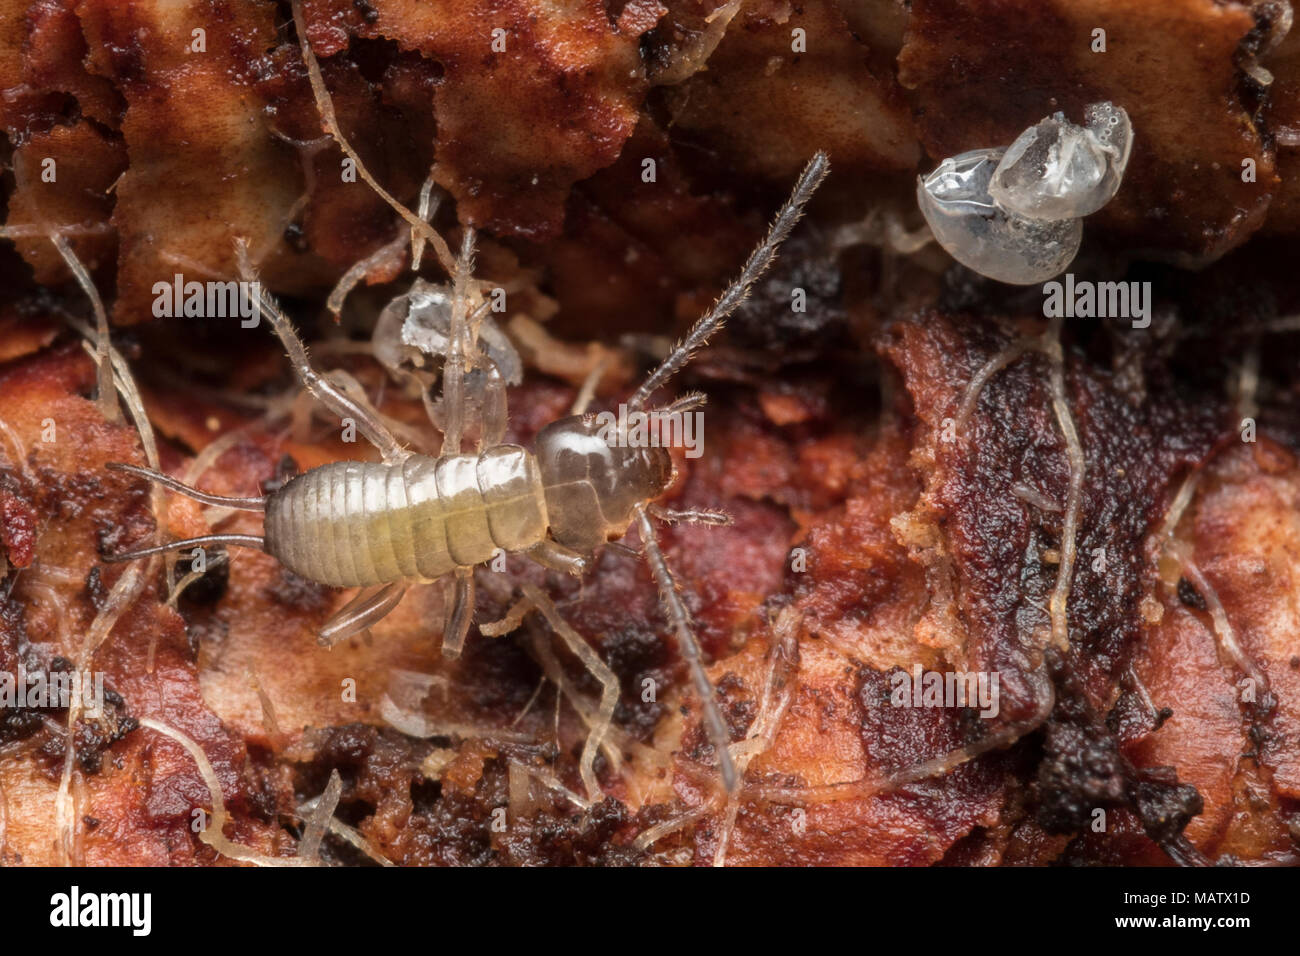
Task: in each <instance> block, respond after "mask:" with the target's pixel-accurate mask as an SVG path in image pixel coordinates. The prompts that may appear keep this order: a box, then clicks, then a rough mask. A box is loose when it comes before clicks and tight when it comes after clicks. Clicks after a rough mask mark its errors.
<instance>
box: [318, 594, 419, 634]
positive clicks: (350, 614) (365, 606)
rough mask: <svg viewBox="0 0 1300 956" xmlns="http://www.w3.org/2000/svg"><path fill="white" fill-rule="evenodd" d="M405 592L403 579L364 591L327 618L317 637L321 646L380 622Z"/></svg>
mask: <svg viewBox="0 0 1300 956" xmlns="http://www.w3.org/2000/svg"><path fill="white" fill-rule="evenodd" d="M405 593H406V583H405V582H404V581H394V582H392V583H391V584H385V585H384V586H383V587H381V588H378V589H376V590H373V591H362V592H361V593H360V594H358V595H357V596H356V597H354V598H353V599H352V600H351V601H349V602H348V603H347V604H345V605H344V606H343V607H342V609H340V610H339V612H338V613H337V614H335V615H334V616H333V617H331V618H330V619H329V620H328V621H326V622H325V626H324V627H322V628H321V629H320V634H319V635H318V636H317V638H316V640H317V642H318V643H319V644H320V645H321V646H322V647H333V646H334V645H335V644H337V643H338V642H339V641H341V640H343V639H344V638H348V637H351V636H352V635H353V634H359V633H360V632H361V631H364V630H365V629H366V628H368V627H371V626H372V625H375V624H378V623H379V621H380V620H381V619H382V618H383V617H385V616H386V615H387V614H388V612H389V611H391V610H392V609H393V608H395V607H397V605H398V602H400V601H401V600H402V595H403V594H405Z"/></svg>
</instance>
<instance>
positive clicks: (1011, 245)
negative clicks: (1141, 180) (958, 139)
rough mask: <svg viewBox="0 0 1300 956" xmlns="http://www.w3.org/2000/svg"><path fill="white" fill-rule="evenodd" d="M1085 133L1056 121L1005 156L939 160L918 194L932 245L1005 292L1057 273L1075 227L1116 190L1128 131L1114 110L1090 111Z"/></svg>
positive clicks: (1001, 151) (1074, 244) (1071, 250)
mask: <svg viewBox="0 0 1300 956" xmlns="http://www.w3.org/2000/svg"><path fill="white" fill-rule="evenodd" d="M1084 122H1085V124H1086V125H1085V126H1076V125H1074V124H1073V123H1071V122H1069V121H1068V120H1067V119H1066V118H1065V114H1063V113H1057V114H1055V115H1054V116H1049V117H1047V118H1046V119H1044V120H1042V121H1041V122H1039V123H1036V124H1035V125H1034V126H1031V127H1030V128H1029V129H1027V130H1025V132H1023V133H1022V134H1020V136H1018V137H1017V138H1016V140H1015V142H1013V143H1012V144H1011V145H1010V146H1009V147H1006V148H992V149H978V150H972V151H971V152H968V153H962V154H961V155H959V156H953V157H950V158H948V159H945V160H944V161H943V162H942V163H940V164H939V166H938V168H937V169H935V170H934V172H932V173H930V175H928V176H924V177H921V179H920V180H919V182H918V185H917V201H918V202H919V203H920V206H921V211H922V212H923V213H924V214H925V219H926V222H928V223H929V224H930V229H931V230H932V231H933V232H934V236H935V239H937V240H938V242H939V245H941V246H943V248H944V249H945V250H947V252H948V254H949V255H951V256H952V257H953V258H954V259H956V260H957V261H958V262H960V263H962V264H963V265H965V266H967V267H968V268H971V269H974V270H975V271H976V272H978V273H980V274H981V275H986V276H988V277H989V278H991V279H997V280H998V281H1000V282H1007V283H1011V284H1013V285H1030V284H1033V283H1037V282H1044V281H1046V280H1048V279H1050V278H1052V277H1053V276H1055V275H1059V274H1060V273H1061V272H1064V271H1065V269H1066V267H1068V266H1069V264H1070V263H1071V261H1073V259H1074V256H1075V253H1077V252H1078V250H1079V243H1080V241H1081V239H1082V236H1083V223H1082V217H1084V216H1087V215H1090V214H1092V213H1094V212H1096V211H1097V210H1098V209H1100V208H1101V207H1102V206H1104V205H1105V204H1106V203H1107V202H1109V201H1110V200H1111V198H1112V197H1113V196H1114V195H1115V193H1116V191H1117V190H1118V189H1119V184H1120V180H1121V179H1122V178H1123V175H1124V167H1125V165H1126V164H1127V163H1128V157H1129V150H1130V148H1131V146H1132V141H1133V130H1132V126H1131V125H1130V124H1129V119H1128V114H1127V113H1126V112H1124V109H1123V108H1122V107H1119V106H1116V105H1114V104H1113V103H1109V102H1106V103H1093V104H1092V105H1091V106H1089V107H1088V108H1087V109H1086V110H1085V112H1084Z"/></svg>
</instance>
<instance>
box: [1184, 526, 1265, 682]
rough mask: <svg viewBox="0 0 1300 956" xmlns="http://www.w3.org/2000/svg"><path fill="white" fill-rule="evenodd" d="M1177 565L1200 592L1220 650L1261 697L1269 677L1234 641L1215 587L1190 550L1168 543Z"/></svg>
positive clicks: (1238, 643) (1233, 633) (1226, 614)
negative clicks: (1252, 682)
mask: <svg viewBox="0 0 1300 956" xmlns="http://www.w3.org/2000/svg"><path fill="white" fill-rule="evenodd" d="M1165 550H1166V553H1168V554H1170V555H1171V556H1172V557H1173V558H1174V559H1175V560H1176V561H1177V562H1178V564H1179V567H1180V568H1181V569H1182V573H1183V575H1184V576H1186V578H1187V579H1188V580H1189V581H1191V582H1192V584H1194V585H1196V590H1197V591H1198V592H1200V595H1201V597H1202V598H1204V599H1205V606H1206V608H1207V609H1208V610H1209V612H1210V620H1211V621H1212V622H1213V624H1214V637H1215V640H1216V641H1217V642H1218V645H1219V650H1220V651H1222V653H1224V654H1225V655H1227V657H1228V659H1229V660H1231V661H1232V663H1233V664H1235V665H1236V666H1237V669H1238V670H1240V671H1241V672H1242V673H1243V674H1245V675H1246V676H1247V677H1249V678H1250V679H1251V680H1252V681H1254V682H1255V686H1256V687H1257V688H1258V689H1259V692H1260V694H1263V693H1266V692H1267V691H1268V687H1269V684H1268V676H1267V675H1266V674H1265V673H1264V672H1263V671H1262V670H1260V669H1259V665H1258V664H1256V663H1255V660H1254V658H1252V657H1251V656H1250V655H1249V654H1247V653H1246V650H1245V648H1243V647H1242V646H1241V642H1240V641H1238V640H1237V632H1236V630H1235V629H1234V628H1233V626H1232V622H1231V621H1229V620H1228V612H1227V611H1226V610H1224V607H1223V602H1222V601H1221V600H1219V592H1218V591H1216V590H1215V589H1214V585H1213V584H1211V583H1210V581H1209V579H1208V578H1207V577H1206V576H1205V575H1204V574H1203V573H1201V569H1200V567H1199V566H1197V564H1196V561H1195V560H1193V558H1192V555H1191V553H1190V551H1189V549H1188V548H1187V547H1186V546H1185V545H1183V544H1182V543H1181V542H1176V541H1175V542H1171V543H1170V544H1169V546H1168V547H1167V548H1166V549H1165Z"/></svg>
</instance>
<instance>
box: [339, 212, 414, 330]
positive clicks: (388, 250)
mask: <svg viewBox="0 0 1300 956" xmlns="http://www.w3.org/2000/svg"><path fill="white" fill-rule="evenodd" d="M408 241H409V237H408V235H407V234H406V233H405V232H403V233H402V234H400V235H399V236H398V237H397V238H396V239H394V240H392V241H391V242H386V243H384V244H383V245H382V246H380V247H379V248H378V249H376V250H375V251H374V252H372V253H371V254H370V255H368V256H366V257H365V258H364V259H362V260H361V261H359V262H355V263H353V265H352V268H351V269H349V270H348V271H347V272H345V273H343V276H342V278H340V279H339V281H338V282H337V283H336V284H335V286H334V290H333V291H332V292H330V294H329V298H328V299H326V300H325V308H327V309H328V310H329V313H330V315H332V316H334V321H335V322H337V321H338V320H339V316H340V315H341V314H342V312H343V302H344V300H345V299H347V297H348V293H350V292H351V291H352V290H353V289H355V288H356V286H357V283H358V282H360V281H361V280H362V279H364V278H365V277H366V276H367V275H369V274H370V272H371V270H372V269H376V268H378V267H379V266H384V265H388V264H389V263H391V262H393V261H394V260H395V259H397V258H399V257H401V256H403V255H405V253H406V244H407V242H408Z"/></svg>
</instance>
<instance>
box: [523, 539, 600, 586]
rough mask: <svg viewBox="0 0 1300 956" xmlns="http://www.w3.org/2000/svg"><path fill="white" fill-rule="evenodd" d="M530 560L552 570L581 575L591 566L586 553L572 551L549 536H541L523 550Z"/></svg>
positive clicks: (576, 575)
mask: <svg viewBox="0 0 1300 956" xmlns="http://www.w3.org/2000/svg"><path fill="white" fill-rule="evenodd" d="M524 554H526V555H527V556H528V557H529V558H530V559H531V560H533V561H535V562H536V563H538V564H540V565H541V566H542V567H544V568H549V569H550V570H552V571H563V572H564V573H565V574H572V575H574V576H575V577H581V576H582V575H584V574H586V573H587V569H588V568H589V567H590V566H591V559H590V558H588V557H587V556H586V555H583V554H579V553H578V552H577V551H572V550H570V549H569V548H566V547H565V546H564V545H562V544H559V543H558V542H555V541H552V540H551V539H550V538H543V539H542V540H541V541H539V542H537V543H536V544H535V545H533V546H532V547H531V548H529V549H528V550H527V551H525V552H524Z"/></svg>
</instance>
